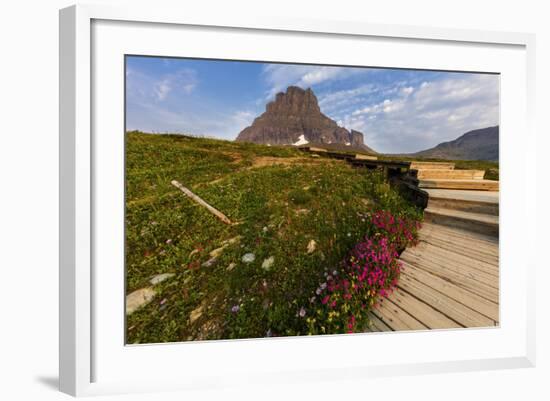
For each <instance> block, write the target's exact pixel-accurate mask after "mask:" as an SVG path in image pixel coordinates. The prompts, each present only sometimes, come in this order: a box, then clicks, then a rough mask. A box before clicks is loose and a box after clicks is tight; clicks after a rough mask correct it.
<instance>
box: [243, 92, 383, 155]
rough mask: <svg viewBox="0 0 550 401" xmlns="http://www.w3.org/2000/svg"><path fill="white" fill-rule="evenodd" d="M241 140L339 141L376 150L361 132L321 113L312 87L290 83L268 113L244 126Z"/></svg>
mask: <svg viewBox="0 0 550 401" xmlns="http://www.w3.org/2000/svg"><path fill="white" fill-rule="evenodd" d="M236 141H238V142H254V143H260V144H265V145H295V146H301V145H306V144H313V143H315V144H339V145H344V146H346V147H349V148H350V150H351V149H359V150H362V151H365V152H368V153H373V154H374V153H376V152H375V151H374V150H373V149H371V148H370V147H368V146H367V145H365V143H364V140H363V134H362V133H361V132H359V131H355V130H351V131H348V130H347V129H345V128H343V127H340V126H338V124H337V123H336V122H335V121H334V120H331V119H330V118H329V117H327V116H326V115H324V114H323V113H322V112H321V109H320V107H319V103H318V101H317V97H316V96H315V94H314V93H313V91H312V90H311V89H309V88H308V89H306V90H304V89H302V88H299V87H297V86H289V87H288V88H287V90H286V92H280V93H277V95H276V96H275V100H274V101H272V102H269V103H268V104H267V106H266V110H265V112H264V113H263V114H262V115H260V116H259V117H257V118H256V119H255V120H254V122H253V123H252V125H251V126H249V127H246V128H245V129H243V130H242V131H241V132H240V133H239V135H238V136H237V138H236Z"/></svg>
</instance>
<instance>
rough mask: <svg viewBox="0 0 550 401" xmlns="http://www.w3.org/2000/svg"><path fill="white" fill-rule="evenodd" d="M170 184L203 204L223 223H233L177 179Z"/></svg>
mask: <svg viewBox="0 0 550 401" xmlns="http://www.w3.org/2000/svg"><path fill="white" fill-rule="evenodd" d="M172 185H173V186H175V187H176V188H178V189H179V190H181V191H182V192H183V193H184V194H185V195H187V196H188V197H190V198H191V199H193V200H194V201H195V202H197V203H198V204H199V205H201V206H204V207H205V208H206V209H208V211H209V212H210V213H212V214H213V215H214V216H216V217H217V218H218V219H220V220H221V221H223V222H224V223H225V224H233V223H232V222H231V220H229V218H228V217H227V216H226V215H225V214H223V213H222V212H220V211H219V210H218V209H216V208H214V207H212V206H210V205H209V204H208V203H206V202H205V201H204V200H202V199H201V198H200V197H199V196H197V195H195V194H194V193H193V192H191V191H190V190H189V189H188V188H186V187H184V186H183V185H181V184H180V183H179V182H178V181H176V180H173V181H172Z"/></svg>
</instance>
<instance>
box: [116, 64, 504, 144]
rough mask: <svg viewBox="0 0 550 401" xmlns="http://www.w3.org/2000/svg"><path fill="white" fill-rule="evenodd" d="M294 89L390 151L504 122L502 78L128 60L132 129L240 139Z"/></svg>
mask: <svg viewBox="0 0 550 401" xmlns="http://www.w3.org/2000/svg"><path fill="white" fill-rule="evenodd" d="M290 85H297V86H299V87H302V88H303V89H307V88H311V89H312V90H313V92H314V93H315V95H316V96H317V99H318V100H319V105H320V107H321V111H322V112H323V113H324V114H325V115H327V116H328V117H330V118H332V119H333V120H335V121H336V122H338V124H339V125H341V126H343V127H345V128H348V129H355V130H357V131H360V132H362V133H363V135H364V140H365V143H366V144H367V145H368V146H369V147H371V148H373V149H375V150H376V151H378V152H382V153H410V152H416V151H420V150H424V149H427V148H430V147H433V146H435V145H437V144H438V143H441V142H445V141H449V140H453V139H456V138H457V137H459V136H460V135H462V134H464V133H466V132H468V131H470V130H473V129H478V128H485V127H489V126H493V125H498V123H499V76H498V75H492V74H479V73H463V72H442V71H428V70H407V69H391V68H365V67H336V66H320V65H298V64H274V63H261V62H246V61H225V60H223V61H219V60H198V59H183V58H162V57H141V56H127V58H126V129H127V130H140V131H145V132H153V133H163V132H171V133H185V134H192V135H202V136H209V137H215V138H221V139H229V140H233V139H235V138H236V136H237V135H238V134H239V132H240V131H241V130H242V129H244V128H245V127H247V126H249V125H250V124H251V123H252V121H253V120H254V118H255V117H257V116H259V115H260V114H261V113H263V112H264V111H265V105H266V104H267V103H268V102H269V101H271V100H273V99H274V97H275V94H276V93H278V92H281V91H285V90H286V88H287V87H288V86H290Z"/></svg>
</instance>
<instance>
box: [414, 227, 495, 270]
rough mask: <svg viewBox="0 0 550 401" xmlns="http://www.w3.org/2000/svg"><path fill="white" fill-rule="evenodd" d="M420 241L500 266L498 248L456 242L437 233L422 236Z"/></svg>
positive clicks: (468, 242) (469, 242) (472, 242)
mask: <svg viewBox="0 0 550 401" xmlns="http://www.w3.org/2000/svg"><path fill="white" fill-rule="evenodd" d="M419 239H420V240H421V241H425V242H428V243H429V244H432V245H434V246H437V247H439V248H441V249H445V250H447V251H451V252H455V253H458V254H460V255H464V256H471V257H474V258H476V259H478V260H481V261H484V262H486V263H489V264H492V265H498V259H499V252H498V247H496V246H492V245H491V246H489V245H483V244H479V243H478V244H476V243H475V242H474V241H464V240H456V239H453V238H449V237H447V236H445V235H436V234H435V233H430V234H422V235H420V236H419Z"/></svg>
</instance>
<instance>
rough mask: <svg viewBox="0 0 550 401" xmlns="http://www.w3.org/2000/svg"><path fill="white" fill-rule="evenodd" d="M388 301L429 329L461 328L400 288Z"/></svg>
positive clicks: (431, 306)
mask: <svg viewBox="0 0 550 401" xmlns="http://www.w3.org/2000/svg"><path fill="white" fill-rule="evenodd" d="M390 300H391V301H392V302H393V303H394V304H396V305H398V306H400V307H401V309H403V310H404V311H405V312H407V313H408V314H409V315H411V316H414V318H415V319H417V320H418V321H420V322H421V323H422V324H424V325H425V326H426V327H428V328H429V329H450V328H460V327H463V326H461V325H459V324H458V323H456V322H455V321H454V320H451V319H449V318H448V317H447V316H445V315H444V314H442V313H441V312H440V311H438V310H437V309H436V308H434V307H433V304H432V305H429V304H427V303H425V302H422V301H420V300H419V299H418V298H415V297H413V296H412V295H411V294H409V293H407V292H405V291H403V290H402V289H400V288H397V289H396V290H395V291H394V292H393V293H392V294H391V297H390Z"/></svg>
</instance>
